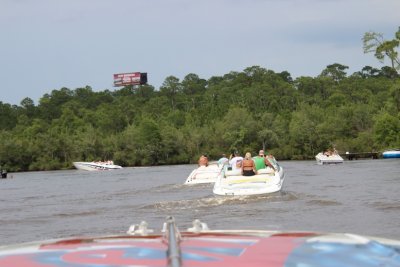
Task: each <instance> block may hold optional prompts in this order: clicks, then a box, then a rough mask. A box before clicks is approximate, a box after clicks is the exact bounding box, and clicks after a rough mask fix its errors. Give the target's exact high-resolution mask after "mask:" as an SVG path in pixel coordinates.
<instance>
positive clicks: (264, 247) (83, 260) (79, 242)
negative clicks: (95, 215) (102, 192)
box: [0, 217, 400, 267]
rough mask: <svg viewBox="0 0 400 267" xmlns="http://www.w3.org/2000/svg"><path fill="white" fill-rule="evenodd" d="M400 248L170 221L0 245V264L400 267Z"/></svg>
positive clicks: (390, 243) (349, 237) (343, 237)
mask: <svg viewBox="0 0 400 267" xmlns="http://www.w3.org/2000/svg"><path fill="white" fill-rule="evenodd" d="M160 228H161V227H160ZM399 248H400V241H399V240H394V239H384V238H379V237H366V236H361V235H355V234H348V233H329V232H305V231H268V230H240V229H239V230H210V229H209V228H208V225H207V224H206V223H204V222H201V221H199V220H194V222H193V226H192V227H190V228H188V229H187V230H182V231H180V230H179V229H178V227H177V224H176V223H175V220H174V218H173V217H168V218H167V219H166V222H165V223H164V224H163V227H162V230H161V231H155V230H153V229H150V228H149V227H148V224H147V223H146V222H145V221H142V222H141V223H140V224H135V225H132V226H131V227H130V228H129V230H128V232H127V233H126V234H120V235H108V236H87V237H76V238H67V239H55V240H48V241H43V242H32V243H25V244H20V245H8V246H2V247H0V266H1V267H3V266H13V267H22V266H23V267H65V266H82V267H83V266H85V267H99V266H119V267H124V266H125V267H128V266H143V267H145V266H171V267H180V266H187V267H198V266H208V267H214V266H235V267H261V266H275V267H278V266H282V267H283V266H308V267H316V266H319V267H331V266H347V267H353V266H364V267H369V266H371V267H372V266H400V251H399Z"/></svg>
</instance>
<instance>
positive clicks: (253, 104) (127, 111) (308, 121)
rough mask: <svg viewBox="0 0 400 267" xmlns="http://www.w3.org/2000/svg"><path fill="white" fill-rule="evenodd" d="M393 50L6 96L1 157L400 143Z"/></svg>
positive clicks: (140, 161)
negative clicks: (11, 100)
mask: <svg viewBox="0 0 400 267" xmlns="http://www.w3.org/2000/svg"><path fill="white" fill-rule="evenodd" d="M371 40H374V39H365V40H364V43H365V44H366V43H369V44H370V45H371ZM399 40H400V34H399ZM378 46H379V43H376V46H375V48H376V49H377V48H378ZM371 47H372V46H369V47H368V49H369V50H365V52H370V51H371V49H372V48H371ZM375 56H376V55H375ZM378 56H381V54H378ZM392 56H393V55H392ZM378 59H379V58H378ZM395 60H396V57H394V61H392V63H393V62H394V63H393V64H394V65H393V66H391V67H387V66H385V67H383V68H381V69H376V68H373V67H370V66H366V67H364V68H363V69H362V70H360V71H357V72H355V73H352V74H350V75H349V74H348V73H347V72H346V70H347V69H348V67H347V66H344V65H341V64H338V63H334V64H332V65H328V66H327V67H326V68H325V69H324V70H322V72H321V74H320V75H318V76H317V77H306V76H303V77H299V78H296V79H293V78H292V77H291V75H290V73H289V72H287V71H283V72H279V73H278V72H274V71H273V70H269V69H265V68H262V67H260V66H251V67H248V68H246V69H244V70H243V71H241V72H236V71H231V72H229V73H227V74H225V75H222V76H213V77H211V78H209V79H207V80H206V79H203V78H200V77H199V76H198V75H197V74H194V73H190V74H188V75H186V76H185V77H184V78H183V79H182V80H179V79H178V78H177V77H174V76H169V77H167V78H166V79H165V80H164V82H163V84H162V86H161V87H160V88H159V89H158V90H156V89H155V88H154V87H153V86H152V85H141V86H137V87H132V86H126V87H123V88H121V89H118V90H114V91H110V90H104V91H100V92H95V91H93V90H92V88H91V87H90V86H86V87H83V88H76V89H73V90H72V89H69V88H61V89H59V90H53V91H52V92H51V93H48V94H45V95H43V97H41V98H40V100H39V103H38V104H37V105H35V103H34V101H33V100H32V99H30V98H25V99H23V100H22V101H21V103H20V105H10V104H7V103H3V102H0V118H1V120H0V121H1V124H0V140H1V141H0V165H1V166H2V168H3V169H7V170H8V171H9V172H15V171H35V170H56V169H69V168H72V167H73V165H72V162H74V161H92V160H95V161H98V160H108V159H112V160H113V161H114V162H115V163H116V164H119V165H122V166H149V165H161V164H186V163H194V162H196V161H197V159H198V157H199V156H200V154H204V153H206V154H208V155H209V157H210V158H211V159H218V158H219V157H220V155H221V154H222V153H230V151H231V150H239V151H240V152H241V153H245V152H246V151H250V152H252V153H256V152H257V151H258V150H259V149H261V148H264V149H265V150H267V151H268V152H270V153H272V154H273V155H274V156H275V157H276V158H277V159H278V160H290V159H293V160H303V159H313V158H314V156H315V155H316V154H317V153H318V152H320V151H323V150H325V149H327V148H329V147H335V148H336V149H337V150H338V151H339V152H341V153H344V152H345V151H351V152H365V151H382V150H385V149H389V148H399V147H400V134H399V133H400V75H399V74H398V72H397V68H398V65H395V63H396V61H395Z"/></svg>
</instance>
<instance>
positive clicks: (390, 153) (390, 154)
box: [382, 149, 400, 159]
mask: <svg viewBox="0 0 400 267" xmlns="http://www.w3.org/2000/svg"><path fill="white" fill-rule="evenodd" d="M382 156H383V158H384V159H390V158H400V149H393V150H386V151H384V152H383V153H382Z"/></svg>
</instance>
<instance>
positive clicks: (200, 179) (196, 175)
mask: <svg viewBox="0 0 400 267" xmlns="http://www.w3.org/2000/svg"><path fill="white" fill-rule="evenodd" d="M222 167H223V166H221V167H220V166H218V164H210V165H208V166H207V167H206V166H200V167H198V168H196V169H194V170H193V171H192V172H191V173H190V174H189V176H188V178H187V179H186V181H185V184H205V183H214V182H215V180H217V177H218V175H219V174H220V173H221V172H222Z"/></svg>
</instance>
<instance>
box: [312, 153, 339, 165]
mask: <svg viewBox="0 0 400 267" xmlns="http://www.w3.org/2000/svg"><path fill="white" fill-rule="evenodd" d="M315 159H316V161H317V164H319V165H324V164H340V163H343V162H344V160H343V158H342V157H341V156H340V155H338V154H336V155H331V156H326V155H324V154H323V153H318V155H316V156H315Z"/></svg>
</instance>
